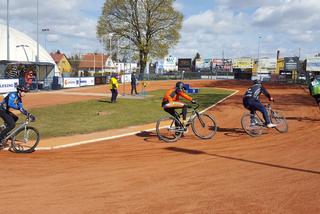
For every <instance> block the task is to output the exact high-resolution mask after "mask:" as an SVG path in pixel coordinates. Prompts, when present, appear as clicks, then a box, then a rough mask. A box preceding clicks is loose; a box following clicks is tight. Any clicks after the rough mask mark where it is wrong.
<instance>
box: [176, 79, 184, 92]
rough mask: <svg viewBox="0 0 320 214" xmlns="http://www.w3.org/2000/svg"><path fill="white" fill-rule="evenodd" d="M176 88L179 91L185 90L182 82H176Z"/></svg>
mask: <svg viewBox="0 0 320 214" xmlns="http://www.w3.org/2000/svg"><path fill="white" fill-rule="evenodd" d="M176 88H177V89H180V90H185V87H184V83H183V82H180V81H179V82H177V83H176Z"/></svg>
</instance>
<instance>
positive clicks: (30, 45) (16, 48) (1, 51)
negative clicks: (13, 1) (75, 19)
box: [0, 24, 60, 76]
mask: <svg viewBox="0 0 320 214" xmlns="http://www.w3.org/2000/svg"><path fill="white" fill-rule="evenodd" d="M9 33H10V38H9V41H10V44H9V47H10V54H9V56H10V57H9V61H19V62H35V61H36V56H37V42H36V41H34V40H33V39H32V38H30V37H29V36H27V35H26V34H24V33H22V32H20V31H17V30H15V29H13V28H11V27H10V30H9ZM1 60H7V26H6V25H3V24H0V61H1ZM39 62H40V63H52V64H53V65H54V72H52V74H51V75H50V76H53V75H54V76H60V75H59V74H60V72H59V70H58V66H57V65H56V64H55V62H54V61H53V59H52V57H51V56H50V54H49V53H48V52H47V51H46V50H45V49H44V48H42V47H41V46H40V45H39Z"/></svg>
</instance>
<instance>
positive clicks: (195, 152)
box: [164, 147, 320, 175]
mask: <svg viewBox="0 0 320 214" xmlns="http://www.w3.org/2000/svg"><path fill="white" fill-rule="evenodd" d="M164 149H165V150H169V151H172V152H180V153H185V154H190V155H201V154H203V155H209V156H213V157H217V158H224V159H229V160H233V161H242V162H246V163H252V164H259V165H263V166H268V167H276V168H281V169H287V170H293V171H298V172H305V173H312V174H317V175H320V171H315V170H309V169H300V168H295V167H289V166H282V165H278V164H273V163H265V162H261V161H254V160H248V159H243V158H236V157H230V156H225V155H218V154H210V153H207V152H204V151H201V150H194V149H185V148H179V147H167V148H164Z"/></svg>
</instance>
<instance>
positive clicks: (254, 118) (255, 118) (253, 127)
mask: <svg viewBox="0 0 320 214" xmlns="http://www.w3.org/2000/svg"><path fill="white" fill-rule="evenodd" d="M265 107H266V110H267V112H268V115H269V118H270V121H271V122H272V123H273V124H275V125H276V127H274V128H275V129H276V130H277V131H278V132H280V133H286V132H288V123H287V120H286V119H285V117H283V116H281V114H280V113H278V112H276V111H274V110H272V108H271V105H270V104H268V105H265ZM241 126H242V128H243V129H244V131H245V132H246V133H247V134H248V135H250V136H252V137H257V136H260V135H262V133H263V129H266V128H268V127H267V125H266V124H265V122H264V119H263V117H262V116H259V115H258V114H257V112H255V113H254V114H253V115H252V114H251V113H244V114H243V115H242V118H241Z"/></svg>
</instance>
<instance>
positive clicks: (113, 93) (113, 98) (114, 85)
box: [109, 74, 119, 103]
mask: <svg viewBox="0 0 320 214" xmlns="http://www.w3.org/2000/svg"><path fill="white" fill-rule="evenodd" d="M116 77H117V75H116V74H112V75H111V79H110V83H109V88H110V90H111V103H116V102H117V96H118V88H119V83H118V80H117V78H116Z"/></svg>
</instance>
